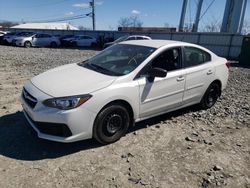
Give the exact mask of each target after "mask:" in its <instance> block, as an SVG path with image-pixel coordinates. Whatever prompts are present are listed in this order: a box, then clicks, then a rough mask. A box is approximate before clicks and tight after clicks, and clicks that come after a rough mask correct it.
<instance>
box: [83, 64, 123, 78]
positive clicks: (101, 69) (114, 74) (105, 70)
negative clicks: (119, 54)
mask: <svg viewBox="0 0 250 188" xmlns="http://www.w3.org/2000/svg"><path fill="white" fill-rule="evenodd" d="M87 64H89V66H92V67H94V68H95V69H96V70H99V71H101V72H102V73H104V74H105V73H106V74H108V75H111V76H121V75H120V74H118V73H115V72H112V71H110V70H108V69H105V68H103V67H102V66H100V65H97V64H91V63H87Z"/></svg>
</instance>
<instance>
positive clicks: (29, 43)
mask: <svg viewBox="0 0 250 188" xmlns="http://www.w3.org/2000/svg"><path fill="white" fill-rule="evenodd" d="M31 46H32V45H31V42H29V41H26V42H25V43H24V47H25V48H30V47H31Z"/></svg>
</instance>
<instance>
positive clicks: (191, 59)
mask: <svg viewBox="0 0 250 188" xmlns="http://www.w3.org/2000/svg"><path fill="white" fill-rule="evenodd" d="M184 58H185V66H186V67H191V66H196V65H200V64H203V63H205V62H209V61H211V55H210V54H209V53H207V52H205V51H203V50H201V49H198V48H194V47H185V48H184Z"/></svg>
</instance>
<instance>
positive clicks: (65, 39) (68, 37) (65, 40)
mask: <svg viewBox="0 0 250 188" xmlns="http://www.w3.org/2000/svg"><path fill="white" fill-rule="evenodd" d="M74 38H75V35H64V36H62V37H61V38H60V42H61V45H62V46H65V47H68V46H70V45H71V43H70V41H71V40H73V39H74Z"/></svg>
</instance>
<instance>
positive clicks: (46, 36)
mask: <svg viewBox="0 0 250 188" xmlns="http://www.w3.org/2000/svg"><path fill="white" fill-rule="evenodd" d="M50 37H51V35H48V34H43V38H50Z"/></svg>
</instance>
